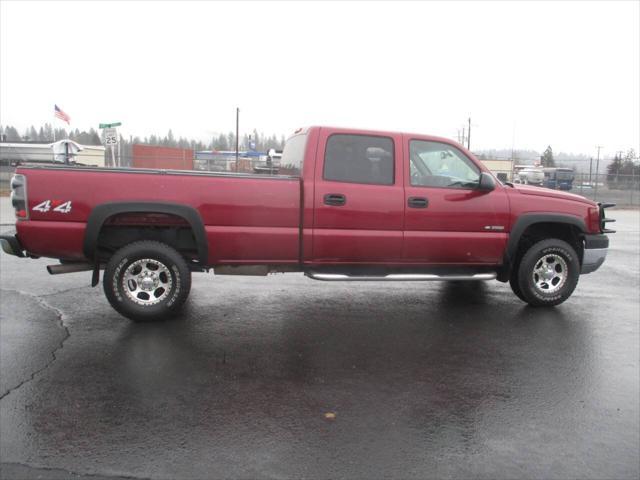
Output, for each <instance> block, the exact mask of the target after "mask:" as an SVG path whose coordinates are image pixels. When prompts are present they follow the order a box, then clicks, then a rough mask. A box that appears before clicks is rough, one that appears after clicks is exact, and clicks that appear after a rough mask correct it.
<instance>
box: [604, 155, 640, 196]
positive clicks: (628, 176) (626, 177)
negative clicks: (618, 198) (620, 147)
mask: <svg viewBox="0 0 640 480" xmlns="http://www.w3.org/2000/svg"><path fill="white" fill-rule="evenodd" d="M638 183H640V163H638V162H637V157H636V153H635V151H634V150H633V148H631V149H629V150H627V153H625V154H624V156H623V154H622V152H618V153H616V156H615V157H614V158H613V160H612V161H611V163H610V164H609V165H607V185H608V186H609V188H618V189H624V188H638Z"/></svg>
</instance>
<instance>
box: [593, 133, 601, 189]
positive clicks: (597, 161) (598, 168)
mask: <svg viewBox="0 0 640 480" xmlns="http://www.w3.org/2000/svg"><path fill="white" fill-rule="evenodd" d="M596 148H597V149H598V158H597V159H596V188H595V191H594V193H593V199H594V200H595V199H597V198H598V172H599V170H600V149H601V148H602V145H596Z"/></svg>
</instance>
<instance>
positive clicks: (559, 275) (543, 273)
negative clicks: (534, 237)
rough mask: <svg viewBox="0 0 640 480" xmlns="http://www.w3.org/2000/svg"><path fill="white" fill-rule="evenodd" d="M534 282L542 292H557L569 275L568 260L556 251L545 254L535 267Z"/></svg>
mask: <svg viewBox="0 0 640 480" xmlns="http://www.w3.org/2000/svg"><path fill="white" fill-rule="evenodd" d="M532 276H533V284H534V285H535V287H536V289H537V290H538V291H540V292H542V293H546V294H549V293H555V292H557V291H558V290H560V289H561V288H562V287H563V286H564V284H565V282H566V281H567V276H568V267H567V262H565V260H564V258H562V257H561V256H560V255H557V254H555V253H552V254H549V255H544V256H543V257H541V258H540V259H538V261H537V262H536V264H535V266H534V268H533V273H532Z"/></svg>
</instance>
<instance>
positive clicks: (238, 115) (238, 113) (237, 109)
mask: <svg viewBox="0 0 640 480" xmlns="http://www.w3.org/2000/svg"><path fill="white" fill-rule="evenodd" d="M239 131H240V109H239V108H236V173H237V172H238V148H239V143H238V142H239V141H240V140H239V138H238V136H239Z"/></svg>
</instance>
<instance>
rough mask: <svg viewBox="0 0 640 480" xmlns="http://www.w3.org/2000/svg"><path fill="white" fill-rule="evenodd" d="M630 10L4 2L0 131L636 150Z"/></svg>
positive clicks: (639, 42)
mask: <svg viewBox="0 0 640 480" xmlns="http://www.w3.org/2000/svg"><path fill="white" fill-rule="evenodd" d="M639 5H640V3H639V2H637V1H627V2H620V3H617V2H612V1H607V2H602V3H599V2H567V3H558V2H532V3H525V2H510V3H507V2H495V3H484V2H471V3H466V2H449V3H438V2H428V3H420V2H408V3H400V2H390V3H384V2H371V3H369V2H355V3H344V2H340V3H338V2H332V3H327V2H323V3H311V2H296V3H294V2H282V3H280V2H273V3H270V2H258V3H251V2H235V3H223V2H211V3H208V2H194V3H187V2H153V3H152V2H141V3H131V2H105V3H101V2H69V3H67V2H44V3H37V2H6V1H3V2H2V3H1V4H0V9H1V12H0V19H1V33H0V34H1V45H0V49H1V50H0V52H1V58H0V60H1V73H0V122H1V123H2V124H4V125H14V126H16V127H19V128H20V129H22V128H24V127H27V126H29V125H31V124H34V125H41V124H42V123H44V122H51V121H52V120H53V105H54V103H56V104H58V105H59V106H60V107H61V108H62V109H63V110H65V111H66V112H67V113H68V114H69V115H70V116H71V118H72V123H71V126H72V127H74V128H76V127H77V128H79V129H88V128H89V127H97V125H98V123H100V122H112V121H121V122H123V127H122V133H123V134H125V135H129V134H133V135H140V136H143V135H148V134H150V133H161V134H164V133H166V131H167V130H168V129H169V128H172V129H173V131H174V134H176V135H178V136H179V135H183V136H189V137H194V138H201V139H207V138H208V137H209V136H210V135H211V134H212V133H213V132H228V131H231V130H233V129H234V128H235V107H236V106H239V107H240V109H241V132H248V131H249V130H251V129H253V128H254V127H255V128H257V129H258V131H263V132H265V133H278V134H281V133H283V134H287V135H288V134H290V133H291V132H292V131H293V130H294V129H295V128H297V127H299V126H303V125H318V124H321V125H338V126H352V127H363V128H373V129H384V130H402V131H412V132H421V133H431V134H436V135H442V136H446V137H451V138H455V137H456V134H457V131H458V129H459V128H461V127H462V125H463V124H464V123H465V122H466V119H467V117H469V116H471V118H472V137H471V144H472V149H473V150H478V149H482V148H502V147H505V148H511V146H512V143H514V145H515V147H516V148H531V149H536V150H539V151H541V150H543V149H544V148H545V147H546V146H547V145H548V144H550V145H552V147H553V148H554V150H555V151H564V152H576V153H578V152H580V153H586V154H588V155H591V154H594V152H595V146H596V145H598V144H599V145H603V146H604V152H605V154H606V153H609V154H611V153H612V152H614V151H616V150H626V149H628V148H635V149H636V151H638V150H639V145H640V137H639V136H640V133H639V132H640V8H639Z"/></svg>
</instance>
